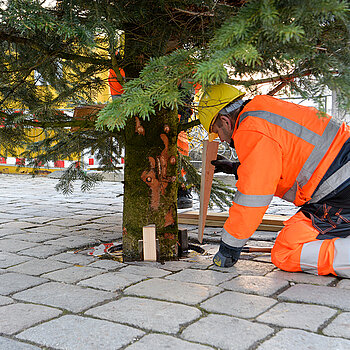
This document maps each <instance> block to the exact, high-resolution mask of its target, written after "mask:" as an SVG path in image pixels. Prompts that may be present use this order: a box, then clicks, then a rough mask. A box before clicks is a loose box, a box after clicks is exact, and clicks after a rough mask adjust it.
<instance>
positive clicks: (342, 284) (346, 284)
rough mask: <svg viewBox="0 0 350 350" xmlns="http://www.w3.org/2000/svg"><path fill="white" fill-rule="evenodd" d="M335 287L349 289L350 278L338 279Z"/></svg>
mask: <svg viewBox="0 0 350 350" xmlns="http://www.w3.org/2000/svg"><path fill="white" fill-rule="evenodd" d="M337 287H338V288H345V289H350V280H348V279H343V280H341V281H339V283H338V284H337Z"/></svg>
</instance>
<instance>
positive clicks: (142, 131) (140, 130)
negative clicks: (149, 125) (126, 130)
mask: <svg viewBox="0 0 350 350" xmlns="http://www.w3.org/2000/svg"><path fill="white" fill-rule="evenodd" d="M135 122H136V125H135V132H136V133H137V134H139V135H142V136H145V128H144V127H143V126H142V125H141V122H140V119H139V118H138V117H135Z"/></svg>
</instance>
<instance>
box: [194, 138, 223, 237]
mask: <svg viewBox="0 0 350 350" xmlns="http://www.w3.org/2000/svg"><path fill="white" fill-rule="evenodd" d="M218 148H219V142H216V141H212V142H209V141H208V140H205V141H204V142H203V153H202V175H201V191H200V196H199V201H200V202H199V203H200V206H199V208H200V209H199V219H198V220H199V223H198V241H199V242H200V243H202V241H203V233H204V227H205V221H206V218H207V211H208V205H209V200H210V192H211V185H212V183H213V177H214V170H215V166H214V165H212V164H211V161H212V160H214V159H216V155H217V153H218Z"/></svg>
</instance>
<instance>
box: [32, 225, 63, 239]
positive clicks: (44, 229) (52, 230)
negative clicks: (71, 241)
mask: <svg viewBox="0 0 350 350" xmlns="http://www.w3.org/2000/svg"><path fill="white" fill-rule="evenodd" d="M26 231H28V232H30V233H32V234H39V233H44V234H49V235H55V236H61V237H62V236H64V235H65V234H67V233H69V231H70V230H69V229H66V228H64V227H62V226H55V225H54V224H52V223H51V224H47V225H43V226H38V227H34V228H29V229H26Z"/></svg>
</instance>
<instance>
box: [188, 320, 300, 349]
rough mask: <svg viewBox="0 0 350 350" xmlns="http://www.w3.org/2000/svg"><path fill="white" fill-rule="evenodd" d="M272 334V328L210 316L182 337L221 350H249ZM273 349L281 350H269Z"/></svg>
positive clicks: (245, 321) (195, 324)
mask: <svg viewBox="0 0 350 350" xmlns="http://www.w3.org/2000/svg"><path fill="white" fill-rule="evenodd" d="M272 333H273V329H272V328H271V327H268V326H266V325H262V324H259V323H253V322H250V321H247V320H241V319H238V318H235V317H229V316H222V315H208V316H207V317H204V318H201V319H200V320H199V321H197V322H195V323H193V324H191V325H190V326H188V327H187V328H186V329H185V330H184V331H183V333H182V335H181V337H182V338H184V339H186V340H191V341H196V342H199V343H204V344H209V345H212V346H215V347H217V348H220V349H227V350H233V349H234V350H247V349H248V348H250V347H252V346H253V344H255V343H257V342H258V341H260V340H262V339H264V338H266V337H267V336H269V335H270V334H272ZM271 349H280V348H278V347H276V348H270V349H269V350H271ZM300 349H301V348H300ZM294 350H295V349H294Z"/></svg>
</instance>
